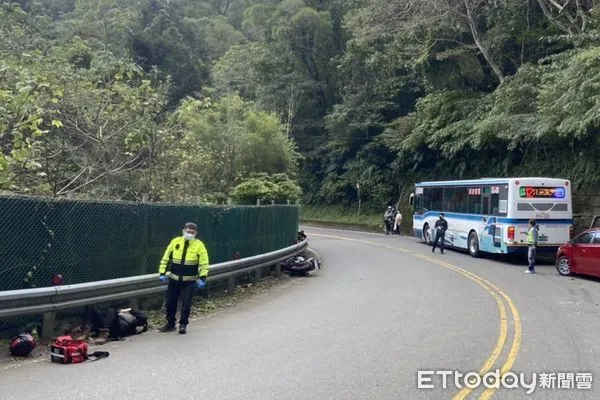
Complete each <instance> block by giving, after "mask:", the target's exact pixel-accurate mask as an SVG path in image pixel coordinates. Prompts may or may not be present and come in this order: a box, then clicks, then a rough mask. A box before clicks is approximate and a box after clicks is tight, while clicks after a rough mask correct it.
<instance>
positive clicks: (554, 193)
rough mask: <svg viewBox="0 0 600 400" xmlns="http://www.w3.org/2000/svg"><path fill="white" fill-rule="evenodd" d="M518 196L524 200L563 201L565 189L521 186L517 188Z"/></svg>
mask: <svg viewBox="0 0 600 400" xmlns="http://www.w3.org/2000/svg"><path fill="white" fill-rule="evenodd" d="M519 196H520V197H525V198H544V199H564V198H565V188H562V187H539V186H521V187H520V188H519Z"/></svg>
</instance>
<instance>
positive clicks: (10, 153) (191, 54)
mask: <svg viewBox="0 0 600 400" xmlns="http://www.w3.org/2000/svg"><path fill="white" fill-rule="evenodd" d="M595 6H596V4H595V0H578V1H576V2H569V1H555V0H525V1H513V0H505V1H500V2H487V1H483V0H452V1H450V2H448V1H445V2H441V1H438V0H429V1H425V0H409V1H406V0H355V1H341V0H319V1H317V0H283V1H279V0H199V1H195V2H193V1H190V0H173V1H170V2H158V1H156V0H126V1H120V2H116V1H114V0H106V1H101V2H100V3H98V2H92V1H90V0H77V1H75V0H21V1H20V2H19V4H13V5H11V4H4V5H3V6H2V9H1V11H0V33H2V36H3V40H2V43H1V44H0V147H1V148H2V157H1V158H0V185H2V186H0V187H2V188H7V189H9V190H12V191H20V192H25V191H27V192H30V193H44V194H51V195H61V194H65V193H69V192H76V193H80V194H85V195H90V196H96V197H98V196H104V197H113V198H128V199H135V198H140V197H141V196H142V194H148V195H149V196H150V198H151V199H155V200H176V201H186V202H187V201H193V202H198V201H209V202H215V201H218V202H220V201H224V200H225V199H226V198H227V197H230V196H232V193H233V192H235V196H233V197H234V198H235V199H236V200H235V201H240V202H251V201H252V199H255V198H256V197H257V196H258V197H261V196H262V197H264V199H273V198H281V197H282V196H280V195H277V194H276V193H277V192H278V189H277V190H276V189H275V188H274V186H273V185H272V182H274V180H277V179H278V178H277V176H276V174H280V173H281V174H285V175H286V176H288V177H289V178H290V179H291V180H298V182H300V184H301V187H302V191H303V195H304V201H305V202H307V203H311V204H345V205H351V204H356V202H357V200H358V195H359V193H358V191H357V189H356V184H357V183H358V184H360V197H361V200H362V202H363V204H365V205H369V204H370V205H371V206H372V205H377V207H381V208H382V207H383V206H384V205H385V204H386V203H392V202H396V201H398V200H399V199H400V198H405V196H406V195H407V194H408V193H409V190H410V187H411V185H412V184H413V183H414V181H415V180H420V179H447V178H467V177H483V176H498V175H546V176H560V177H564V178H570V179H572V180H573V181H574V188H575V190H576V191H577V190H580V189H581V188H583V187H589V186H593V185H598V184H600V173H598V171H599V167H600V161H599V160H600V159H599V157H598V156H597V154H598V153H599V151H600V134H599V129H600V100H599V99H600V97H599V95H598V93H599V89H600V47H598V43H599V41H600V31H599V22H600V19H599V15H600V13H599V12H598V9H597V8H596V7H595ZM256 174H263V175H256ZM264 174H266V175H264ZM257 176H262V178H257ZM265 177H266V178H265ZM270 182H271V183H270ZM290 182H291V181H290ZM234 188H235V191H233V190H234ZM289 190H290V195H289V196H287V197H286V199H287V198H290V199H294V198H295V197H296V195H297V194H298V192H297V190H296V187H295V186H293V188H292V187H291V186H290V189H289ZM261 193H262V194H261Z"/></svg>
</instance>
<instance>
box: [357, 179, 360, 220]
mask: <svg viewBox="0 0 600 400" xmlns="http://www.w3.org/2000/svg"><path fill="white" fill-rule="evenodd" d="M356 190H357V192H358V216H359V217H360V184H359V183H358V182H356Z"/></svg>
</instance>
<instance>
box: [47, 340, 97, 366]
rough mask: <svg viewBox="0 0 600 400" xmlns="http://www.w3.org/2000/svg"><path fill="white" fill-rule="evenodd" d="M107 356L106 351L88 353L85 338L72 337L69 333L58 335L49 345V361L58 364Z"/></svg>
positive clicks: (76, 362)
mask: <svg viewBox="0 0 600 400" xmlns="http://www.w3.org/2000/svg"><path fill="white" fill-rule="evenodd" d="M108 356H109V353H108V352H107V351H96V352H94V353H88V344H87V342H86V341H85V340H80V339H73V338H72V337H71V336H69V335H65V336H59V337H58V338H56V340H55V341H54V343H52V346H50V361H52V362H55V363H59V364H78V363H82V362H84V361H87V360H91V361H96V360H98V359H100V358H103V357H108Z"/></svg>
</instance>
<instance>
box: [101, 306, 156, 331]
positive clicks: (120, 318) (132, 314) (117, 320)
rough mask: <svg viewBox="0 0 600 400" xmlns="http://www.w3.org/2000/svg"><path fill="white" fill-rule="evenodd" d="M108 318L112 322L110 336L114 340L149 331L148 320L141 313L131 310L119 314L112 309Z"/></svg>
mask: <svg viewBox="0 0 600 400" xmlns="http://www.w3.org/2000/svg"><path fill="white" fill-rule="evenodd" d="M107 316H108V319H109V321H111V323H110V328H109V334H110V337H112V338H115V339H116V338H121V337H125V336H129V335H135V334H138V333H142V332H146V331H147V330H148V319H147V318H146V315H145V314H144V313H143V312H141V311H138V310H133V309H129V310H122V311H120V312H118V311H117V310H116V309H114V308H111V309H109V310H108V313H107Z"/></svg>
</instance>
